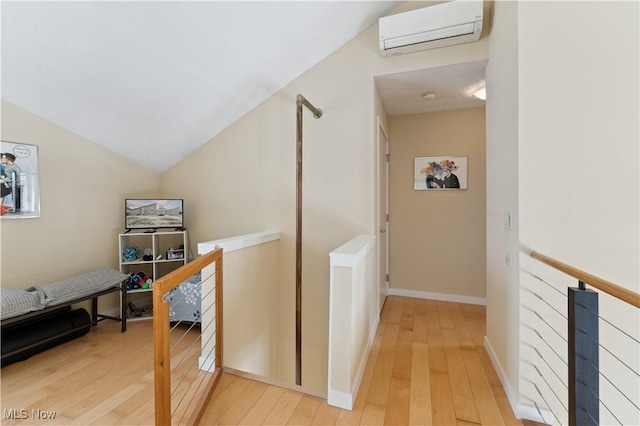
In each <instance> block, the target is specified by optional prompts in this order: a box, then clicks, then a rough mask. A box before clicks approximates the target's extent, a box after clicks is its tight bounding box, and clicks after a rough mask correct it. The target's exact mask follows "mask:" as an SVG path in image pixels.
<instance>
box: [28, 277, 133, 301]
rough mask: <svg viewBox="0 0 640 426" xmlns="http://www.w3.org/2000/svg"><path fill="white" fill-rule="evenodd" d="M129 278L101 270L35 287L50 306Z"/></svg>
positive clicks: (103, 288) (95, 291)
mask: <svg viewBox="0 0 640 426" xmlns="http://www.w3.org/2000/svg"><path fill="white" fill-rule="evenodd" d="M127 277H128V275H127V274H124V273H122V272H120V271H116V270H115V269H111V268H100V269H96V270H93V271H90V272H86V273H84V274H81V275H76V276H75V277H71V278H68V279H66V280H62V281H58V282H55V283H52V284H47V285H38V286H35V287H33V288H34V289H36V290H40V291H41V292H43V293H44V294H45V300H46V302H47V305H48V306H52V305H57V304H60V303H64V302H68V301H71V300H75V299H79V298H81V297H83V296H89V295H92V294H94V293H98V292H100V291H102V290H106V289H108V288H109V287H113V286H115V285H118V284H120V283H121V282H122V281H124V280H125V279H126V278H127Z"/></svg>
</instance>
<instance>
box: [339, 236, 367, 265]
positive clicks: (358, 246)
mask: <svg viewBox="0 0 640 426" xmlns="http://www.w3.org/2000/svg"><path fill="white" fill-rule="evenodd" d="M375 242H376V237H375V235H358V236H357V237H355V238H353V239H351V240H350V241H347V242H346V243H344V244H343V245H341V246H340V247H338V248H337V249H335V250H333V251H332V252H331V253H329V258H330V259H331V266H344V267H347V268H352V267H354V266H355V265H357V264H358V262H360V260H362V258H364V256H365V255H366V254H367V253H368V252H369V250H371V247H373V246H374V244H375Z"/></svg>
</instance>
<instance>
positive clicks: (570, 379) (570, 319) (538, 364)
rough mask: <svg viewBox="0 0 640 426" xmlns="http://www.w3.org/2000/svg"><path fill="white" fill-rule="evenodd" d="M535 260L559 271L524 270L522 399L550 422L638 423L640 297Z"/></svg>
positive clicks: (534, 255) (542, 258)
mask: <svg viewBox="0 0 640 426" xmlns="http://www.w3.org/2000/svg"><path fill="white" fill-rule="evenodd" d="M531 257H532V258H534V259H536V260H538V261H540V262H542V263H545V264H546V265H548V266H551V267H553V268H555V269H554V270H552V269H550V268H547V267H546V266H542V267H541V266H539V264H531V265H529V266H526V263H527V261H525V262H523V263H524V264H525V266H523V267H522V268H521V285H522V288H521V290H522V291H521V343H520V348H521V359H522V366H523V368H522V370H521V371H522V373H521V375H522V377H521V383H522V386H521V392H522V394H523V398H524V399H528V400H529V402H531V404H532V405H533V406H535V407H536V409H537V410H538V413H539V415H540V417H541V419H543V420H544V421H545V422H547V423H553V424H563V425H564V424H569V425H580V426H583V425H615V424H618V425H629V426H632V425H638V424H640V373H639V371H640V310H639V309H638V308H639V307H640V295H638V294H636V293H634V292H632V291H629V290H628V289H625V288H622V287H619V286H617V285H615V284H612V283H610V282H607V281H604V280H602V279H600V278H597V277H594V276H593V275H590V274H586V273H584V272H582V271H579V270H577V269H575V268H573V267H570V266H568V265H564V264H562V263H561V262H558V261H556V260H553V259H550V258H548V257H546V256H544V255H541V254H539V253H535V252H534V253H532V254H531ZM532 270H535V271H536V272H535V273H534V272H532ZM558 271H561V273H559V272H558ZM576 278H577V279H578V282H577V286H576V281H575V279H576ZM585 279H588V280H589V281H584V280H585ZM587 286H589V287H593V288H594V289H587V288H586V287H587ZM563 289H564V290H563ZM565 291H566V293H565Z"/></svg>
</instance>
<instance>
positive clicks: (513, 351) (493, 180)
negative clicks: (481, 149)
mask: <svg viewBox="0 0 640 426" xmlns="http://www.w3.org/2000/svg"><path fill="white" fill-rule="evenodd" d="M518 7H519V3H517V2H507V1H498V2H495V3H494V9H493V25H492V28H491V37H490V39H489V61H488V62H487V67H486V81H487V101H486V120H487V121H486V132H487V142H486V147H487V157H486V158H487V163H486V170H487V172H486V173H487V183H486V185H487V192H486V193H487V200H486V205H487V216H486V227H487V250H486V256H487V257H486V263H487V271H486V282H487V287H486V292H487V350H488V351H489V353H490V354H491V355H493V356H494V360H495V361H497V362H494V364H495V365H496V366H497V367H498V368H497V369H498V373H499V374H500V375H501V379H502V382H503V385H504V388H505V391H506V393H507V396H508V397H509V400H510V402H511V404H512V406H513V408H514V410H515V407H516V404H517V402H518V375H519V352H518V340H519V305H520V300H519V287H518V267H519V263H518V255H517V254H518V232H519V227H518V216H519V210H518V45H517V44H518V15H517V14H518ZM505 212H511V215H512V229H511V230H506V229H505V227H504V225H503V219H504V213H505ZM507 254H509V255H511V259H512V266H511V268H509V266H508V265H507V264H506V263H505V255H507Z"/></svg>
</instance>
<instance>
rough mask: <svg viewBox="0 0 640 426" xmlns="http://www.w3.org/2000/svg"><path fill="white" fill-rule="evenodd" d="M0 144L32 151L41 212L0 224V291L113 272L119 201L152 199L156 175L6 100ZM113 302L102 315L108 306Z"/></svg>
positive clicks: (121, 215)
mask: <svg viewBox="0 0 640 426" xmlns="http://www.w3.org/2000/svg"><path fill="white" fill-rule="evenodd" d="M2 139H3V140H7V141H13V142H23V143H28V144H34V145H37V146H38V160H39V169H40V177H39V183H40V211H41V216H40V217H39V218H35V219H18V220H8V219H2V220H1V221H0V225H1V232H2V236H1V241H2V260H1V265H2V268H1V270H2V271H1V276H0V282H1V284H2V286H3V287H16V288H27V287H29V286H32V285H37V284H46V283H49V282H53V281H56V280H60V279H64V278H68V277H69V276H72V275H75V274H78V273H81V272H85V271H87V270H90V269H93V268H98V267H103V266H108V267H113V268H116V269H117V268H118V233H120V232H122V231H123V225H124V213H123V212H124V199H125V198H126V197H128V196H140V197H142V196H158V194H159V189H160V176H159V175H157V174H156V173H153V172H151V171H149V170H146V169H144V168H142V167H140V166H138V165H136V164H134V163H133V162H131V161H129V160H126V159H124V158H123V157H121V156H120V155H118V154H115V153H113V152H111V151H108V150H107V149H105V148H103V147H101V146H99V145H97V144H95V143H93V142H91V141H89V140H87V139H84V138H82V137H80V136H78V135H76V134H73V133H70V132H68V131H66V130H64V129H62V128H60V127H58V126H55V125H53V124H52V123H50V122H48V121H45V120H43V119H41V118H39V117H36V116H34V115H33V114H30V113H28V112H26V111H24V110H22V109H20V108H18V107H16V106H14V105H12V104H10V103H7V102H5V101H3V102H2ZM113 296H114V297H113V300H112V301H111V306H106V305H107V303H105V308H109V307H113V306H115V304H116V300H117V299H116V296H115V295H113ZM101 307H102V303H101Z"/></svg>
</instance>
